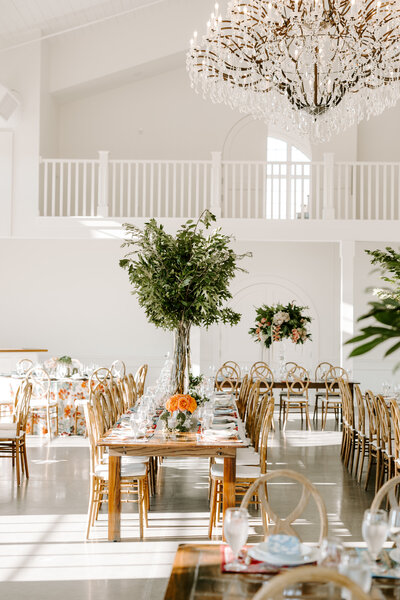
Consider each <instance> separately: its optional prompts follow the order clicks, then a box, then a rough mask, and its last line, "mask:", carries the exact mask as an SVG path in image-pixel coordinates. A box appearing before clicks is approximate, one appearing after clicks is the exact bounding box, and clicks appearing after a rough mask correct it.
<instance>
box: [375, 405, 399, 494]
mask: <svg viewBox="0 0 400 600" xmlns="http://www.w3.org/2000/svg"><path fill="white" fill-rule="evenodd" d="M375 401H376V404H377V411H379V451H380V454H381V459H380V472H379V479H378V484H377V485H378V489H379V488H380V487H381V486H382V485H383V482H384V480H385V477H386V479H391V478H392V477H393V475H394V474H395V466H394V455H393V444H392V419H391V414H390V408H389V406H388V405H387V404H386V402H385V399H384V397H383V396H382V395H380V394H379V395H378V396H376V398H375Z"/></svg>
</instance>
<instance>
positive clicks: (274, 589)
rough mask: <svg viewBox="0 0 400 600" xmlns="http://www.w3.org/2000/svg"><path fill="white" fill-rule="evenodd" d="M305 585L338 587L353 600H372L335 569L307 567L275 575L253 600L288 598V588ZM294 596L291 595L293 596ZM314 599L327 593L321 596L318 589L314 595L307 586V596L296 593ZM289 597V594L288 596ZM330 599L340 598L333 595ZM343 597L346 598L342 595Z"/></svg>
mask: <svg viewBox="0 0 400 600" xmlns="http://www.w3.org/2000/svg"><path fill="white" fill-rule="evenodd" d="M299 583H304V584H311V583H312V584H318V583H320V584H326V583H329V584H330V585H332V584H333V585H336V586H337V587H341V588H345V589H346V590H348V592H350V596H351V598H352V599H353V600H370V599H371V596H370V595H369V594H366V593H365V592H364V591H363V590H362V589H361V588H360V586H359V585H357V584H356V583H354V581H353V580H352V579H350V578H349V577H346V576H345V575H341V574H340V573H338V572H337V571H335V570H334V569H328V568H326V567H314V566H306V567H296V569H291V570H289V571H285V572H284V573H281V574H280V575H275V577H272V579H270V580H269V581H267V582H266V583H265V584H264V585H263V586H262V587H261V589H260V590H259V591H258V592H257V593H256V594H255V596H253V598H252V600H273V599H275V598H286V595H285V594H284V591H285V589H286V588H289V587H293V586H294V585H296V584H299ZM291 595H292V594H290V596H291ZM300 595H301V597H311V598H312V597H314V598H320V597H325V592H324V591H323V592H322V593H321V595H319V594H318V589H316V590H315V591H314V593H313V590H312V588H310V586H309V585H307V591H306V594H305V596H304V595H303V594H302V593H301V592H300V593H298V591H296V597H300ZM288 597H289V594H288ZM329 597H335V598H336V597H338V598H340V597H341V595H340V594H339V595H338V596H336V595H334V596H333V595H332V596H330V595H329ZM342 597H346V598H347V596H344V595H342Z"/></svg>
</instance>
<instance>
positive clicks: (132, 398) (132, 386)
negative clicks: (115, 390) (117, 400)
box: [127, 373, 138, 408]
mask: <svg viewBox="0 0 400 600" xmlns="http://www.w3.org/2000/svg"><path fill="white" fill-rule="evenodd" d="M127 394H128V395H127V402H128V408H132V407H133V406H135V404H136V401H137V399H138V393H137V386H136V381H135V377H134V376H133V375H132V373H128V383H127Z"/></svg>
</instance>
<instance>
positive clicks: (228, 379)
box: [215, 363, 240, 394]
mask: <svg viewBox="0 0 400 600" xmlns="http://www.w3.org/2000/svg"><path fill="white" fill-rule="evenodd" d="M239 380H240V376H239V372H238V371H237V369H236V368H235V367H234V366H233V365H228V364H227V363H225V364H223V365H222V367H220V368H219V369H218V371H217V374H216V375H215V389H216V390H217V392H222V391H224V392H225V391H226V392H227V393H231V394H236V393H237V388H238V383H239Z"/></svg>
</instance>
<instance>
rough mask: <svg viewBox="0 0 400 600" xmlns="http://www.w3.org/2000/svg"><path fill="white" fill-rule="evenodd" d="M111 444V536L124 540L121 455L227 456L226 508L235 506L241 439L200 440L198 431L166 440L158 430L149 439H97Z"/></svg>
mask: <svg viewBox="0 0 400 600" xmlns="http://www.w3.org/2000/svg"><path fill="white" fill-rule="evenodd" d="M98 445H99V446H104V447H108V452H109V456H110V458H109V462H108V473H109V482H108V485H109V491H108V539H109V541H113V542H117V541H120V539H121V489H120V481H121V457H122V456H165V457H168V456H202V457H216V456H219V457H220V458H223V459H224V481H223V486H224V487H223V490H224V493H223V510H224V512H225V510H226V509H227V508H228V507H230V506H235V480H236V450H237V448H245V447H246V445H247V444H246V443H245V442H241V441H236V440H235V441H230V440H224V441H218V442H217V441H216V442H213V441H208V440H207V441H198V440H197V435H196V433H186V434H182V437H181V438H180V439H165V438H164V436H163V434H162V432H160V431H156V433H155V434H154V436H153V437H151V438H150V439H149V440H148V441H147V442H137V441H135V440H134V439H133V438H132V441H124V442H121V441H119V440H110V439H107V436H105V437H104V438H102V439H101V440H100V441H99V442H98Z"/></svg>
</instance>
